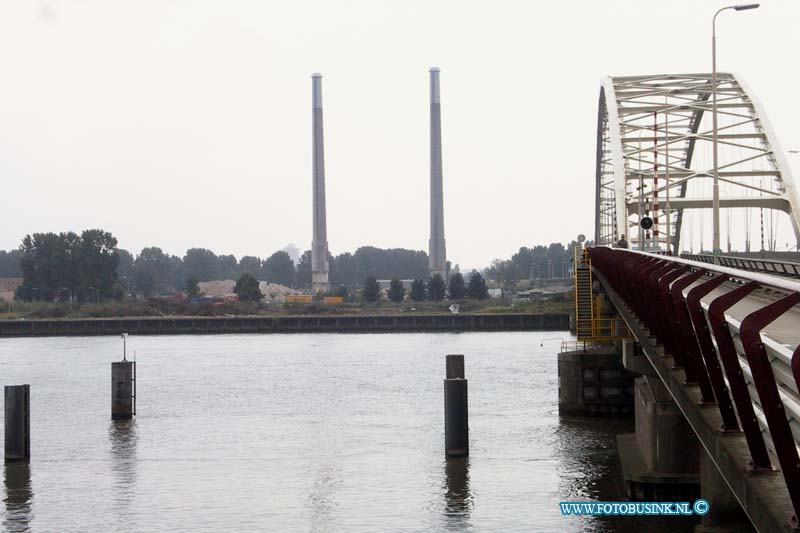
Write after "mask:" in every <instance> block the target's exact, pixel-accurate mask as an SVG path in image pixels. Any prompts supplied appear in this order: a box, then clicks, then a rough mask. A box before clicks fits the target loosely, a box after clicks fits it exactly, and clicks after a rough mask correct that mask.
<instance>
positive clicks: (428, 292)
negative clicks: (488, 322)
mask: <svg viewBox="0 0 800 533" xmlns="http://www.w3.org/2000/svg"><path fill="white" fill-rule="evenodd" d="M380 295H381V288H380V285H379V284H378V280H377V279H375V277H373V276H367V279H366V281H365V282H364V292H363V297H364V300H365V301H367V302H377V301H378V300H379V299H380ZM406 295H408V297H409V298H411V299H412V300H414V301H415V302H422V301H425V300H430V301H433V302H439V301H442V300H444V299H445V296H447V297H448V298H449V299H451V300H463V299H465V298H467V297H469V298H472V299H475V300H485V299H486V298H488V297H489V289H488V288H487V286H486V280H485V279H484V277H483V276H482V275H481V274H480V272H477V271H473V272H472V273H471V274H470V277H469V283H465V282H464V275H463V274H461V273H460V272H456V273H454V274H453V275H452V276H450V279H449V281H448V282H447V283H445V281H444V278H443V277H442V276H441V275H440V274H434V275H433V276H431V278H430V279H429V280H428V281H427V282H425V280H424V279H422V278H417V279H415V280H414V281H412V282H411V287H410V288H409V290H408V291H406V288H405V287H404V286H403V283H402V282H401V281H400V279H399V278H397V277H394V278H392V279H391V281H390V282H389V290H388V291H387V292H386V296H387V297H388V298H389V300H391V301H393V302H396V303H399V302H402V301H403V300H404V299H405V297H406Z"/></svg>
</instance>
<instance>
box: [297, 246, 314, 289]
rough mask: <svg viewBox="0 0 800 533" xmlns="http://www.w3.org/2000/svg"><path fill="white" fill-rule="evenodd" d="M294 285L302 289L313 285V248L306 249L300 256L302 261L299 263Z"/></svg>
mask: <svg viewBox="0 0 800 533" xmlns="http://www.w3.org/2000/svg"><path fill="white" fill-rule="evenodd" d="M294 286H295V287H297V288H300V289H308V288H309V287H311V250H306V251H305V252H303V255H301V256H300V261H299V262H298V263H297V270H296V271H295V281H294Z"/></svg>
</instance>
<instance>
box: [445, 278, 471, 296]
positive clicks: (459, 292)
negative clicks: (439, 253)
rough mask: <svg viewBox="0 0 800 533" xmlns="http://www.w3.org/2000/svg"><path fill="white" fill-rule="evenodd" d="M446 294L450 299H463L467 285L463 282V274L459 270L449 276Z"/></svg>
mask: <svg viewBox="0 0 800 533" xmlns="http://www.w3.org/2000/svg"><path fill="white" fill-rule="evenodd" d="M447 295H448V296H449V297H450V299H451V300H463V299H464V297H465V296H466V295H467V287H466V285H465V284H464V276H463V274H461V272H456V273H455V274H453V275H452V276H450V282H449V283H448V284H447Z"/></svg>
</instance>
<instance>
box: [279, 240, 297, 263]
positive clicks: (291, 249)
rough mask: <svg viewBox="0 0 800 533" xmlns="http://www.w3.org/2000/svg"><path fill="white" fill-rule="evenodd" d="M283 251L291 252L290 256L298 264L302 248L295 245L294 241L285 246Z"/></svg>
mask: <svg viewBox="0 0 800 533" xmlns="http://www.w3.org/2000/svg"><path fill="white" fill-rule="evenodd" d="M281 251H282V252H286V253H287V254H289V258H290V259H291V260H292V262H293V263H294V264H295V266H297V264H298V263H299V262H300V249H299V248H298V247H297V246H295V244H294V243H293V242H292V243H289V244H287V245H286V246H284V247H283V249H281Z"/></svg>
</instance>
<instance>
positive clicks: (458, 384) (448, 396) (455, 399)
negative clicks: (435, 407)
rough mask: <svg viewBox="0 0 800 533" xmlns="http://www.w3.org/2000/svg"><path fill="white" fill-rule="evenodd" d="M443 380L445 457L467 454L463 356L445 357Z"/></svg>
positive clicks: (465, 385) (467, 418)
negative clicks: (444, 376)
mask: <svg viewBox="0 0 800 533" xmlns="http://www.w3.org/2000/svg"><path fill="white" fill-rule="evenodd" d="M446 362H447V374H446V378H445V380H444V448H445V454H446V455H447V457H466V456H468V455H469V417H468V409H467V403H468V402H467V380H466V379H464V356H463V355H448V356H447V357H446Z"/></svg>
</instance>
